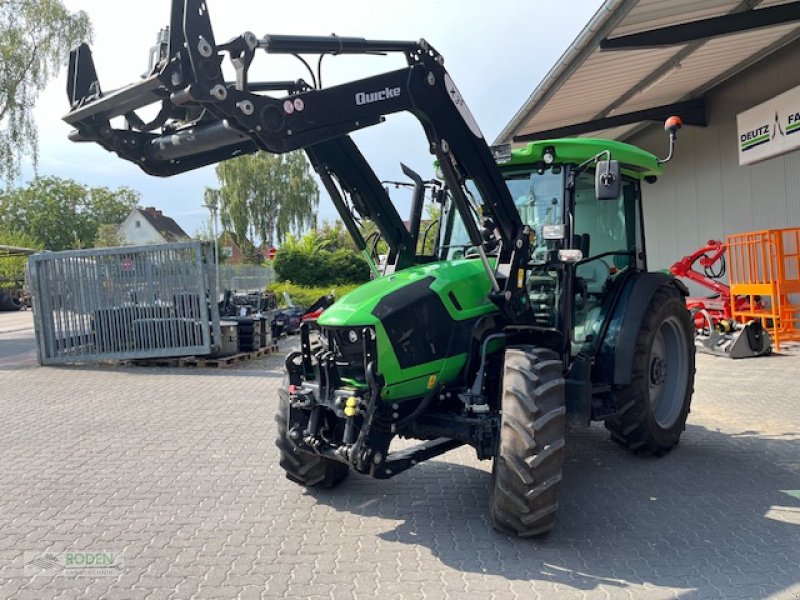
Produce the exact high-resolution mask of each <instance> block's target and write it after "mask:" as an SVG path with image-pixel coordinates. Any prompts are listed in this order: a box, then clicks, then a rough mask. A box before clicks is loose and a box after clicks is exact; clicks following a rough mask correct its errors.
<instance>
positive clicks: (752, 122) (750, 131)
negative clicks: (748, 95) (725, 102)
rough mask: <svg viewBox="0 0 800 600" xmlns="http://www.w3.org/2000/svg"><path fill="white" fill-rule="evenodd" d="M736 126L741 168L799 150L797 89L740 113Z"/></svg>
mask: <svg viewBox="0 0 800 600" xmlns="http://www.w3.org/2000/svg"><path fill="white" fill-rule="evenodd" d="M736 125H737V130H738V136H739V137H738V144H739V164H740V165H749V164H751V163H754V162H758V161H759V160H764V159H765V158H769V157H771V156H777V155H778V154H783V153H785V152H789V151H790V150H794V149H796V148H800V86H798V87H796V88H793V89H791V90H789V91H788V92H784V93H783V94H781V95H780V96H775V97H774V98H772V99H771V100H767V101H766V102H763V103H761V104H759V105H758V106H754V107H753V108H751V109H749V110H746V111H744V112H742V113H739V114H738V115H736ZM795 134H797V135H795Z"/></svg>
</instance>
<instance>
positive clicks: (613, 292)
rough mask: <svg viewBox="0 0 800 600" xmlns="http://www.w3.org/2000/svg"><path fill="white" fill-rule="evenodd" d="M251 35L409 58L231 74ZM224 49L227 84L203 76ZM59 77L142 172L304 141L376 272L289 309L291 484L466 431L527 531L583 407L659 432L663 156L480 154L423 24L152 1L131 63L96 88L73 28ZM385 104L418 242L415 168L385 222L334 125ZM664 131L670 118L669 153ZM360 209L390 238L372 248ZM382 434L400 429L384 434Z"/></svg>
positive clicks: (534, 531)
mask: <svg viewBox="0 0 800 600" xmlns="http://www.w3.org/2000/svg"><path fill="white" fill-rule="evenodd" d="M260 50H263V51H265V52H267V53H272V54H291V55H301V54H318V55H320V57H321V56H324V55H326V54H336V55H343V54H364V53H399V54H401V55H403V56H404V57H405V59H406V62H407V67H405V68H401V69H398V70H395V71H390V72H387V73H382V74H379V75H376V76H373V77H368V78H366V79H361V80H358V81H353V82H349V83H344V84H340V85H335V86H331V87H327V88H322V87H321V86H319V85H318V82H319V81H320V80H321V77H313V76H312V80H313V82H312V83H311V84H309V83H307V82H305V81H303V80H297V81H293V82H285V81H283V82H268V81H267V82H253V81H251V80H250V78H249V77H248V73H249V67H250V64H251V62H252V61H253V59H254V57H255V54H256V52H257V51H260ZM226 55H227V56H228V58H229V59H230V61H231V64H232V66H233V70H234V72H235V73H236V80H235V81H226V80H225V79H224V77H223V73H222V69H221V63H222V62H223V60H224V59H225V58H226ZM321 62H322V61H321V58H320V61H319V63H318V64H320V65H321ZM312 75H313V74H312ZM67 91H68V95H69V99H70V106H71V108H70V112H69V113H68V114H67V115H66V116H65V117H64V119H65V121H67V122H68V123H70V124H71V125H73V126H74V127H75V131H74V132H73V133H72V134H71V139H73V140H75V141H82V142H86V141H91V142H96V143H98V144H100V145H101V146H103V147H104V148H106V149H107V150H110V151H113V152H115V153H117V154H118V155H119V156H120V157H121V158H123V159H126V160H129V161H132V162H134V163H136V164H137V165H139V166H140V167H141V168H142V169H143V170H145V171H146V172H148V173H150V174H153V175H157V176H169V175H173V174H176V173H181V172H184V171H188V170H191V169H194V168H198V167H201V166H204V165H208V164H212V163H215V162H218V161H222V160H227V159H230V158H234V157H236V156H239V155H241V154H245V153H251V152H256V151H259V150H263V151H267V152H273V153H282V152H289V151H292V150H297V149H302V150H304V151H305V152H306V154H307V156H308V158H309V160H310V162H311V164H312V165H313V167H314V168H315V170H316V172H317V174H318V175H319V177H320V179H321V181H322V183H323V184H324V186H325V188H326V189H327V191H328V193H329V195H330V196H331V199H332V201H333V203H334V205H335V206H336V208H337V210H338V212H339V214H340V216H341V218H342V220H343V222H344V224H345V226H346V228H347V229H348V231H349V232H350V234H351V235H352V237H353V239H354V241H355V243H356V245H357V246H358V247H359V248H360V249H361V250H362V251H363V253H364V256H365V259H366V260H367V261H368V262H369V263H370V266H371V268H372V269H373V271H374V272H375V279H374V280H373V281H371V282H370V283H367V284H365V285H363V286H361V287H360V288H358V289H356V290H354V291H353V292H351V293H350V294H348V295H346V296H345V297H343V298H341V299H340V300H339V301H337V302H336V303H335V304H334V305H333V306H331V307H329V308H328V309H327V310H326V311H325V312H324V313H323V314H322V316H321V317H320V318H319V319H318V321H317V322H316V324H314V325H313V326H312V325H311V324H306V325H304V326H303V327H302V328H301V335H300V348H299V350H298V351H296V352H292V353H291V354H289V356H288V357H287V358H286V379H285V382H284V384H283V386H282V387H281V389H280V393H279V400H278V410H277V416H276V419H277V423H278V439H277V446H278V449H279V451H280V464H281V466H282V467H283V468H284V470H285V472H286V476H287V477H288V478H289V479H290V480H292V481H294V482H296V483H298V484H300V485H303V486H309V487H312V486H315V487H326V488H330V487H334V486H336V485H338V484H340V483H341V482H342V481H344V479H345V478H346V477H347V475H348V473H349V472H350V471H351V470H355V471H358V472H360V473H364V474H368V475H372V476H373V477H376V478H379V479H385V478H389V477H392V476H394V475H397V474H398V473H401V472H403V471H405V470H407V469H409V468H410V467H412V466H414V465H416V464H418V463H419V462H422V461H424V460H427V459H429V458H433V457H435V456H438V455H441V454H442V453H444V452H447V451H449V450H451V449H454V448H457V447H459V446H462V445H469V446H472V447H473V448H474V449H475V451H476V454H477V456H478V458H479V459H493V460H494V467H493V469H492V480H493V487H492V493H491V498H490V510H491V515H492V522H493V524H494V526H495V527H496V528H497V529H499V530H501V531H504V532H508V533H510V534H514V535H520V536H533V535H538V534H542V533H545V532H547V531H549V530H550V529H551V528H552V527H553V524H554V519H555V512H556V509H557V507H558V492H559V487H560V482H561V469H562V463H563V456H564V448H565V429H566V428H567V427H570V428H574V429H580V428H586V427H589V425H590V423H591V422H593V421H604V422H605V426H606V428H607V429H608V430H609V431H610V433H611V437H612V438H613V439H614V440H615V441H617V442H619V443H621V444H623V445H624V446H626V447H628V448H630V449H631V450H632V451H634V452H636V453H640V454H648V455H661V454H663V453H665V452H667V451H669V450H670V449H671V448H672V447H673V446H674V445H675V444H677V442H678V439H679V438H680V435H681V432H682V431H683V429H684V426H685V422H686V417H687V415H688V412H689V405H690V401H691V396H692V391H693V381H694V343H693V327H692V323H691V320H690V317H689V313H688V312H687V310H686V307H685V304H684V297H685V295H686V293H687V290H686V289H685V287H684V286H683V285H682V284H681V283H680V282H678V281H676V280H675V279H673V278H672V277H670V276H669V275H666V274H663V273H651V272H648V271H647V264H646V254H645V240H644V227H643V219H642V187H643V184H644V183H646V182H647V183H653V182H654V181H655V180H656V178H657V176H658V175H659V174H660V173H661V170H662V164H663V162H666V161H659V160H658V159H657V158H656V157H655V156H653V155H652V154H650V153H648V152H645V151H643V150H641V149H639V148H636V147H633V146H630V145H628V144H623V143H620V142H612V141H606V140H593V139H563V140H550V141H543V142H536V143H532V144H529V145H527V146H525V147H524V148H519V149H515V150H510V149H509V148H507V147H506V148H489V146H488V145H487V144H486V141H485V140H484V138H483V134H482V133H481V131H480V128H479V127H478V125H477V123H476V122H475V119H474V118H473V116H472V114H471V113H470V111H469V109H468V108H467V105H466V103H465V102H464V100H463V98H462V97H461V95H460V93H459V92H458V88H457V87H456V86H455V84H454V83H453V81H452V79H451V78H450V76H449V74H448V73H447V71H446V70H445V68H444V59H443V58H442V56H441V55H440V54H439V53H438V52H437V51H436V50H435V49H434V48H433V47H432V46H431V45H430V44H428V43H427V42H425V41H424V40H420V41H418V42H406V41H395V40H365V39H361V38H345V37H338V36H330V37H310V36H286V35H280V36H278V35H268V36H266V37H264V38H257V37H256V36H255V35H253V34H252V33H249V32H246V33H244V34H242V35H241V36H239V37H237V38H234V39H232V40H230V41H228V42H226V43H224V44H217V42H216V41H215V39H214V35H213V31H212V29H211V24H210V20H209V17H208V10H207V7H206V5H205V3H204V2H202V0H173V6H172V15H171V21H170V27H169V28H168V29H166V30H164V31H163V32H162V34H161V36H160V37H159V44H158V45H157V46H156V47H155V48H153V49H152V50H151V66H150V71H149V73H148V74H147V75H146V76H145V77H144V78H143V79H142V80H141V81H139V82H137V83H135V84H132V85H130V86H127V87H125V88H122V89H121V90H116V91H114V92H111V93H107V94H106V93H103V92H102V90H101V88H100V85H99V82H98V78H97V74H96V72H95V68H94V63H93V60H92V57H91V52H90V51H89V48H88V47H87V46H85V45H83V46H81V47H79V48H78V49H76V50H75V51H73V53H72V56H71V60H70V77H69V83H68V90H67ZM276 94H277V95H276ZM150 104H160V106H161V108H160V110H159V112H158V116H157V117H156V118H155V120H153V121H151V122H149V123H146V122H144V120H143V119H141V118H140V117H139V116H138V115H137V113H136V111H137V110H138V109H140V108H142V107H144V106H147V105H150ZM401 111H405V112H409V113H410V114H412V115H413V116H415V117H416V118H417V119H418V120H419V122H420V124H421V125H422V129H423V131H424V132H425V135H426V137H427V139H428V143H429V149H430V151H431V153H432V154H433V155H434V157H435V160H436V165H437V171H438V173H437V175H438V180H437V182H436V183H434V184H433V187H434V189H435V193H434V196H435V198H436V199H437V201H438V202H440V204H441V219H440V222H439V223H438V233H437V239H436V244H435V247H434V249H433V251H432V252H428V253H426V252H424V250H418V249H419V248H420V247H422V248H423V249H424V248H425V247H426V246H428V244H424V243H422V244H420V235H421V222H420V220H421V214H422V198H423V191H424V187H425V182H423V181H422V179H421V178H420V177H419V176H417V175H416V174H413V172H411V171H410V170H406V172H407V174H409V175H411V176H412V179H414V181H415V184H416V190H417V193H416V194H415V198H414V201H413V203H412V211H411V213H412V214H411V219H410V226H408V227H407V226H406V225H405V224H404V222H403V220H402V219H401V218H400V216H399V214H398V213H397V210H396V209H395V208H394V206H393V205H392V202H391V200H390V199H389V196H388V194H387V192H386V190H385V189H384V188H383V186H382V185H381V182H380V180H379V179H378V178H377V176H376V175H375V173H374V172H373V171H372V169H371V168H370V166H369V164H368V163H367V161H366V160H365V159H364V157H363V155H362V154H361V153H360V151H359V150H358V148H357V147H356V145H355V143H354V142H353V140H352V139H351V138H350V137H349V133H350V132H352V131H355V130H358V129H361V128H364V127H369V126H373V125H378V124H380V123H381V122H382V121H383V120H384V118H385V116H386V115H389V114H393V113H398V112H401ZM117 117H121V118H123V119H124V120H125V121H126V123H125V124H124V127H117V128H115V127H114V126H113V125H112V122H113V120H114V119H115V118H117ZM678 127H679V121H668V130H669V131H670V134H671V135H670V156H671V155H672V150H673V145H674V140H675V131H676V129H677V128H678ZM429 183H430V182H429ZM358 217H361V218H366V219H370V220H372V221H373V222H374V223H375V224H376V225H377V228H378V230H379V232H380V234H381V236H382V239H383V240H384V241H385V243H386V245H387V247H388V249H389V250H388V253H387V255H386V257H385V259H384V260H382V261H381V263H380V264H376V262H375V261H374V260H373V259H372V256H371V253H370V252H369V249H368V247H367V242H366V241H365V239H364V238H363V236H362V234H361V230H360V228H359V225H358ZM395 437H401V438H409V439H415V440H419V443H418V444H417V445H414V446H410V447H406V448H405V449H403V450H401V451H396V452H390V444H391V442H392V440H393V439H394V438H395Z"/></svg>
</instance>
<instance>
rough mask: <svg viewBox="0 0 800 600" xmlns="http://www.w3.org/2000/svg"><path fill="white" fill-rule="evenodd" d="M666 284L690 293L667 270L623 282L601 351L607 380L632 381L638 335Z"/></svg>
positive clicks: (600, 358)
mask: <svg viewBox="0 0 800 600" xmlns="http://www.w3.org/2000/svg"><path fill="white" fill-rule="evenodd" d="M662 285H666V286H670V287H673V288H675V290H676V292H678V293H679V294H681V295H682V296H683V297H686V296H688V295H689V290H688V289H687V288H686V286H685V285H684V284H683V283H682V282H681V281H679V280H677V279H675V278H674V277H673V276H672V275H669V274H667V273H660V272H654V273H644V272H643V273H638V274H636V275H634V276H631V277H629V278H628V279H627V280H626V281H625V282H624V283H623V289H622V290H621V292H620V293H619V295H618V296H617V301H616V303H615V305H614V308H613V311H612V313H611V317H610V319H609V323H608V327H607V329H606V331H605V335H604V336H603V339H602V340H601V341H600V346H599V350H598V352H597V363H598V365H599V366H600V368H601V369H602V372H603V374H604V375H605V380H606V382H608V383H612V384H615V385H627V384H629V383H630V382H631V375H632V371H633V355H634V351H635V348H636V336H637V335H638V333H639V328H640V326H641V323H642V319H643V318H644V315H645V311H646V310H647V307H648V305H649V304H650V300H651V299H652V297H653V294H655V292H656V290H657V289H658V288H660V287H661V286H662Z"/></svg>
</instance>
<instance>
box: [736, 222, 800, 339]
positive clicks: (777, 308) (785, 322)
mask: <svg viewBox="0 0 800 600" xmlns="http://www.w3.org/2000/svg"><path fill="white" fill-rule="evenodd" d="M726 246H727V249H728V272H729V274H730V288H731V314H732V316H733V318H734V319H736V320H737V321H739V322H742V323H745V322H747V321H750V320H758V321H760V322H761V325H762V326H763V327H764V329H766V330H767V331H769V332H770V333H771V335H772V339H773V342H774V344H775V349H776V350H780V347H781V342H787V341H790V340H794V341H800V227H794V228H787V229H768V230H764V231H753V232H749V233H737V234H733V235H729V236H728V238H727V242H726ZM737 297H746V298H748V299H749V302H746V303H739V304H738V305H737V303H735V302H734V301H733V300H734V299H735V298H737Z"/></svg>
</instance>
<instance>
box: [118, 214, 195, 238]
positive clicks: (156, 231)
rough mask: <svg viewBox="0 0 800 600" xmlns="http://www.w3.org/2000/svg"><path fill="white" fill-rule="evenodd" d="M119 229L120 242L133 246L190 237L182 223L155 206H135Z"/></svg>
mask: <svg viewBox="0 0 800 600" xmlns="http://www.w3.org/2000/svg"><path fill="white" fill-rule="evenodd" d="M117 231H118V235H119V239H120V242H121V243H123V244H126V245H132V246H142V245H145V244H167V243H171V242H184V241H187V240H189V239H190V238H189V236H188V235H187V234H186V232H185V231H184V230H183V229H181V226H180V225H178V224H177V223H176V222H175V221H174V220H173V219H171V218H169V217H167V216H165V215H164V213H162V212H161V211H160V210H156V208H155V207H153V206H148V207H147V208H134V209H133V210H132V211H131V214H129V215H128V216H127V218H126V219H125V220H124V221H123V222H122V224H121V225H120V226H119V228H118V230H117Z"/></svg>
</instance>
